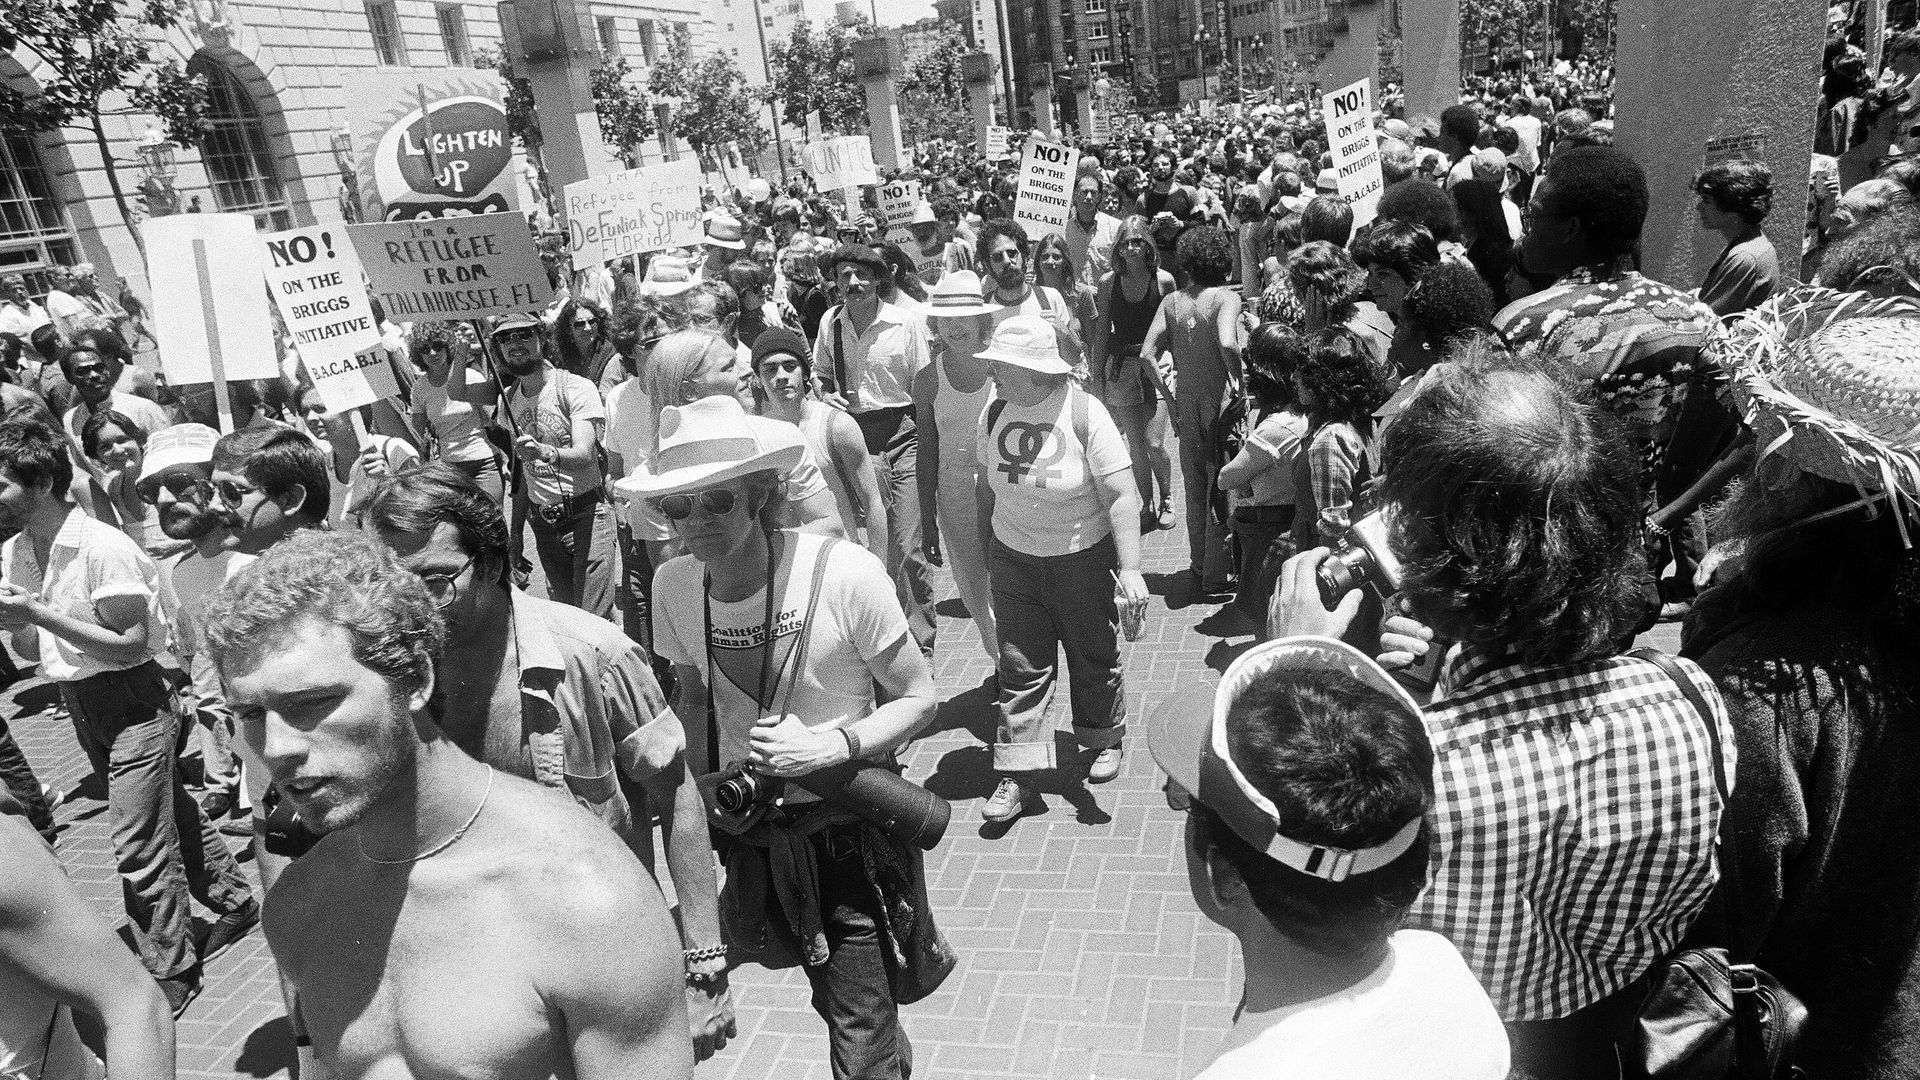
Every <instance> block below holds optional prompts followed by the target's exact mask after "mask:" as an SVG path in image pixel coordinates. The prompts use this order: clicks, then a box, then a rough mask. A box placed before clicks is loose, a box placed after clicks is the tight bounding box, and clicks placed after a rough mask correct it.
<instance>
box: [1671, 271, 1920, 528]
mask: <svg viewBox="0 0 1920 1080" xmlns="http://www.w3.org/2000/svg"><path fill="white" fill-rule="evenodd" d="M1707 355H1708V357H1709V358H1712V359H1716V360H1718V361H1719V363H1720V364H1721V365H1722V366H1723V367H1725V368H1726V369H1727V371H1728V373H1729V374H1730V375H1731V376H1732V379H1733V396H1734V401H1735V404H1736V405H1738V407H1739V408H1740V410H1741V412H1742V414H1743V415H1744V416H1745V417H1746V421H1747V426H1748V427H1749V428H1750V429H1752V431H1753V436H1754V445H1755V446H1757V447H1758V448H1759V450H1760V456H1761V457H1762V458H1765V457H1766V456H1767V455H1769V454H1779V455H1780V456H1782V457H1784V458H1786V459H1787V460H1788V461H1789V462H1791V463H1792V464H1793V465H1795V466H1797V467H1799V468H1800V469H1802V470H1803V471H1805V472H1809V473H1812V474H1813V475H1815V476H1821V477H1825V478H1826V479H1828V480H1833V481H1836V482H1838V483H1842V484H1848V485H1851V486H1852V487H1854V488H1857V489H1859V491H1860V492H1861V493H1862V494H1863V495H1884V496H1886V497H1887V499H1888V500H1889V501H1890V502H1891V504H1892V506H1893V509H1894V510H1895V511H1896V513H1895V520H1896V521H1897V522H1899V523H1900V527H1901V533H1902V535H1903V536H1904V535H1905V533H1906V524H1905V518H1906V517H1908V516H1914V517H1916V519H1920V301H1915V300H1913V299H1912V298H1910V297H1893V298H1890V299H1884V300H1882V299H1875V298H1873V297H1871V296H1869V295H1868V294H1866V293H1846V292H1836V291H1834V290H1832V289H1823V288H1818V287H1812V286H1808V287H1802V288H1798V289H1794V290H1791V291H1788V292H1784V293H1780V294H1778V295H1776V296H1775V297H1773V298H1772V299H1771V300H1769V301H1767V302H1766V303H1765V304H1762V305H1761V306H1760V307H1758V308H1756V309H1754V310H1753V311H1751V312H1749V313H1748V314H1747V316H1746V317H1745V318H1744V319H1742V320H1741V321H1740V322H1738V323H1735V324H1734V325H1733V326H1732V327H1730V328H1729V329H1728V330H1726V331H1725V332H1723V333H1722V334H1721V335H1720V336H1718V337H1716V338H1715V339H1714V340H1713V341H1712V342H1710V343H1709V345H1708V347H1707Z"/></svg>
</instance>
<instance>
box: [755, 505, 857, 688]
mask: <svg viewBox="0 0 1920 1080" xmlns="http://www.w3.org/2000/svg"><path fill="white" fill-rule="evenodd" d="M839 542H840V541H839V540H838V539H837V538H835V537H831V536H829V537H827V538H826V542H825V543H823V544H821V545H820V550H819V551H816V552H814V554H813V583H812V585H811V586H810V587H809V588H808V590H807V614H806V615H805V616H804V617H803V618H802V620H801V622H800V640H799V641H798V642H796V643H795V644H794V646H793V660H792V662H791V665H790V666H789V668H788V671H787V692H786V693H785V694H783V695H781V697H780V712H781V715H783V716H784V715H785V714H786V712H787V705H788V704H789V703H791V702H792V701H793V688H794V685H795V684H796V683H798V682H799V681H800V675H801V673H802V672H803V671H805V670H806V666H807V646H808V644H809V643H811V642H812V641H813V615H814V612H815V611H816V610H818V609H819V607H820V587H821V586H822V585H824V584H826V580H827V557H828V556H829V555H831V554H832V553H833V546H834V545H835V544H837V543H839ZM767 657H768V659H769V660H771V659H772V657H773V642H772V641H771V640H769V641H768V642H767Z"/></svg>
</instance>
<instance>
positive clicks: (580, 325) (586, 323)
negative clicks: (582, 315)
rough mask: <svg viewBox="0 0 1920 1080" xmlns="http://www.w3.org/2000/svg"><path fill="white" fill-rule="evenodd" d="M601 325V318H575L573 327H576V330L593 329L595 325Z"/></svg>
mask: <svg viewBox="0 0 1920 1080" xmlns="http://www.w3.org/2000/svg"><path fill="white" fill-rule="evenodd" d="M599 325H600V320H598V319H575V320H573V328H574V329H575V330H591V329H593V328H594V327H596V326H599Z"/></svg>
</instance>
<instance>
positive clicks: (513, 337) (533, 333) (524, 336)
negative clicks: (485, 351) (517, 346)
mask: <svg viewBox="0 0 1920 1080" xmlns="http://www.w3.org/2000/svg"><path fill="white" fill-rule="evenodd" d="M539 336H540V331H538V330H535V329H533V328H532V327H530V326H522V327H518V328H516V329H513V330H502V331H500V332H499V333H497V334H495V335H493V340H494V341H496V342H500V343H502V344H504V343H506V342H509V341H532V340H534V339H536V338H538V337H539Z"/></svg>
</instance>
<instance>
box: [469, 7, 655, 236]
mask: <svg viewBox="0 0 1920 1080" xmlns="http://www.w3.org/2000/svg"><path fill="white" fill-rule="evenodd" d="M498 11H499V16H500V33H501V36H502V38H503V39H504V44H505V47H506V49H507V53H508V55H509V56H511V57H512V58H513V66H514V69H515V70H516V71H517V72H520V73H522V74H523V75H524V76H525V78H526V80H527V83H528V85H529V86H530V87H532V89H533V104H534V109H535V110H536V111H537V112H538V113H539V115H540V117H541V124H540V136H541V142H540V160H541V161H542V162H543V163H544V164H545V165H546V167H547V178H548V182H549V183H551V184H552V185H553V191H552V196H553V199H554V201H555V203H556V204H559V203H560V199H561V195H560V193H561V192H562V191H563V190H565V189H566V186H567V185H568V184H571V183H574V182H576V181H579V180H585V179H588V178H590V177H594V176H605V175H606V174H608V173H613V172H618V171H620V170H621V169H624V168H626V166H625V164H624V163H622V162H621V161H620V159H619V157H618V155H617V154H616V152H615V148H610V147H608V146H607V144H606V143H603V142H601V141H600V117H599V114H598V113H596V112H595V111H594V107H593V91H592V89H591V88H590V87H589V85H588V83H587V73H588V71H589V70H590V69H591V68H592V66H593V55H594V51H595V49H596V48H597V39H596V38H595V36H594V33H593V31H592V29H591V28H590V27H589V26H588V25H587V18H588V12H587V6H586V4H584V3H580V2H577V0H504V2H502V3H501V4H500V5H499V7H498Z"/></svg>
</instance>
